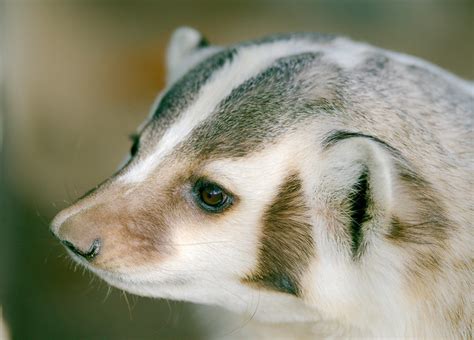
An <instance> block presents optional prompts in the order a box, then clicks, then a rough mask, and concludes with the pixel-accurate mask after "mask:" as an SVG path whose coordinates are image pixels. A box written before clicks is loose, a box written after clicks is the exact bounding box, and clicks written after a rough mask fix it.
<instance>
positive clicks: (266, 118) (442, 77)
mask: <svg viewBox="0 0 474 340" xmlns="http://www.w3.org/2000/svg"><path fill="white" fill-rule="evenodd" d="M166 63H167V76H166V77H167V84H166V88H165V89H164V90H163V91H162V92H161V94H159V96H158V98H157V100H156V102H155V104H154V105H153V107H152V109H151V114H150V116H149V118H148V119H147V120H146V121H145V122H144V123H143V124H142V125H141V126H140V127H139V128H138V130H137V134H136V136H135V137H134V138H133V146H132V148H131V151H130V155H129V157H128V159H127V161H126V162H125V164H124V165H123V166H121V167H120V168H119V170H118V171H117V172H116V173H115V174H113V176H111V177H110V178H108V179H107V180H105V181H104V182H103V183H101V184H100V185H98V186H96V187H95V188H94V189H93V190H91V191H90V192H88V193H87V194H86V195H84V196H83V197H81V198H80V199H79V200H77V201H76V202H75V203H74V204H73V205H72V206H70V207H68V208H66V209H64V210H62V211H61V212H60V213H59V214H58V215H57V216H56V217H55V218H54V220H53V221H52V226H51V230H52V232H53V234H54V235H55V236H56V237H57V238H58V239H59V240H60V242H62V244H64V245H65V247H66V248H67V251H68V252H69V253H70V255H71V256H72V258H73V259H74V260H75V261H77V262H78V263H80V264H82V265H83V266H85V267H86V268H87V269H89V270H90V271H92V272H93V273H95V274H97V275H98V276H99V277H101V278H102V279H104V280H105V281H106V282H107V283H109V284H110V285H112V286H115V287H118V288H120V289H123V290H125V291H128V292H131V293H133V294H138V295H142V296H148V297H156V298H165V299H174V300H183V301H190V302H194V303H198V304H205V305H215V306H221V307H223V308H225V309H227V310H230V311H233V312H235V313H237V314H240V315H244V316H250V317H249V320H250V319H252V322H254V324H255V326H254V329H255V331H256V332H257V333H255V334H259V335H258V336H256V337H258V338H264V337H265V336H267V337H269V338H275V337H274V335H275V334H274V333H275V332H278V334H279V335H280V337H284V338H303V337H306V338H317V337H319V336H341V337H345V336H347V337H352V336H358V337H419V338H426V339H433V338H452V339H454V338H456V339H468V338H472V336H473V305H472V304H473V289H472V284H473V275H472V273H473V263H474V262H473V258H474V257H473V255H474V254H473V248H472V244H474V236H473V225H472V223H473V221H474V216H473V215H474V214H473V195H472V189H473V172H472V169H473V141H474V138H473V137H474V136H473V117H474V115H473V98H474V86H473V84H472V83H471V82H469V81H467V80H463V79H460V78H458V77H457V76H455V75H453V74H451V73H449V72H447V71H444V70H442V69H441V68H439V67H437V66H435V65H432V64H430V63H428V62H426V61H423V60H421V59H418V58H415V57H411V56H408V55H404V54H399V53H396V52H391V51H387V50H384V49H381V48H377V47H373V46H370V45H368V44H365V43H360V42H355V41H352V40H350V39H348V38H345V37H340V36H337V35H327V34H310V33H296V34H279V35H273V36H270V37H265V38H261V39H258V40H253V41H246V42H243V43H238V44H235V45H232V46H229V47H220V46H215V45H211V44H209V43H208V42H207V40H206V39H205V38H204V37H203V35H202V34H201V33H199V32H198V31H196V30H195V29H192V28H188V27H183V28H179V29H177V30H176V31H175V32H174V33H173V35H172V38H171V41H170V44H169V47H168V50H167V61H166ZM303 326H304V327H306V328H305V329H304V331H303V330H302V329H303ZM259 327H260V328H259ZM258 329H260V333H258V332H259V331H258ZM262 329H263V331H262ZM285 332H286V333H285ZM303 333H304V336H303ZM246 336H248V335H246ZM248 337H250V336H248Z"/></svg>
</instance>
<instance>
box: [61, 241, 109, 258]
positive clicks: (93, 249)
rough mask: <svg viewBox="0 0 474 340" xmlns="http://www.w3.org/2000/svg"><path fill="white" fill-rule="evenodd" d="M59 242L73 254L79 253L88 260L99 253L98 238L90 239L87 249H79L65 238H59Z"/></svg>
mask: <svg viewBox="0 0 474 340" xmlns="http://www.w3.org/2000/svg"><path fill="white" fill-rule="evenodd" d="M61 243H62V244H64V245H65V246H66V247H67V248H68V249H69V250H71V251H72V252H73V253H74V254H76V255H79V256H81V257H83V258H85V259H86V260H88V261H90V260H92V259H93V258H94V257H96V256H97V255H99V252H100V239H98V238H96V239H95V240H94V241H92V244H91V245H90V247H89V249H87V250H83V249H80V248H78V247H76V246H75V245H74V244H73V243H71V242H69V241H66V240H61Z"/></svg>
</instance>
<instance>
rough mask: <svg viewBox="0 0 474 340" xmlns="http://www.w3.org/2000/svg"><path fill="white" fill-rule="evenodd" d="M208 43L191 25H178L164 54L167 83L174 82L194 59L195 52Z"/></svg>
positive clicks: (205, 46) (192, 63)
mask: <svg viewBox="0 0 474 340" xmlns="http://www.w3.org/2000/svg"><path fill="white" fill-rule="evenodd" d="M208 46H209V43H208V41H207V39H206V38H204V36H203V35H202V34H201V33H200V32H199V31H197V30H195V29H194V28H191V27H180V28H178V29H176V30H175V31H174V32H173V34H172V35H171V39H170V43H169V45H168V50H167V54H166V67H167V83H168V84H170V83H172V82H174V81H175V80H176V79H177V78H179V77H180V76H181V75H183V74H184V73H185V72H186V71H187V70H188V69H189V68H190V66H191V65H194V64H195V63H196V61H195V60H194V59H195V58H192V56H195V55H196V54H198V53H197V52H198V51H200V50H203V49H206V48H207V47H208Z"/></svg>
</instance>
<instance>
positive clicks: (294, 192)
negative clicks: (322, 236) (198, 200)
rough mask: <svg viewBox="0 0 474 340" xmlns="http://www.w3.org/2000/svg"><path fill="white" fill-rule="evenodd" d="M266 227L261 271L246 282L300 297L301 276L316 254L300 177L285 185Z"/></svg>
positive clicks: (265, 220) (265, 221)
mask: <svg viewBox="0 0 474 340" xmlns="http://www.w3.org/2000/svg"><path fill="white" fill-rule="evenodd" d="M262 225H263V226H262V235H261V239H260V242H261V245H260V250H259V255H258V256H259V257H258V265H257V268H256V270H255V271H254V272H253V273H251V274H250V275H248V276H247V277H245V278H244V279H243V280H242V281H243V282H244V283H246V284H251V285H253V286H257V287H261V288H266V289H271V290H276V291H279V292H283V293H289V294H293V295H296V296H299V295H300V294H301V284H300V280H301V276H302V274H303V273H304V272H305V270H306V269H307V267H308V266H309V263H310V260H311V258H312V257H313V256H314V252H315V250H314V241H313V237H312V227H311V225H310V224H309V216H308V209H307V207H306V204H305V201H304V196H303V192H302V188H301V180H300V179H299V177H298V175H297V174H293V175H291V176H289V177H288V178H287V179H286V180H285V182H284V183H283V185H281V187H280V190H279V192H278V194H277V195H276V197H275V199H274V201H273V202H272V203H271V204H270V205H269V206H268V208H267V210H266V211H265V213H264V215H263V221H262Z"/></svg>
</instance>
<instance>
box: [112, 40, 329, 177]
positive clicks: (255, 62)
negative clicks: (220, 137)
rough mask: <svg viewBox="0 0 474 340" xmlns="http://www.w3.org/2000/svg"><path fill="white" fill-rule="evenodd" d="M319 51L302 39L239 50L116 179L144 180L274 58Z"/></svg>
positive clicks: (316, 47) (316, 45) (269, 64)
mask: <svg viewBox="0 0 474 340" xmlns="http://www.w3.org/2000/svg"><path fill="white" fill-rule="evenodd" d="M321 49H322V47H321V46H320V45H318V44H315V43H314V42H310V41H307V40H301V39H300V40H296V41H292V40H289V41H288V40H285V41H276V42H273V43H269V44H262V45H253V46H246V47H243V48H241V49H240V50H238V51H237V53H236V55H235V57H234V58H233V59H232V61H230V62H228V63H227V64H225V65H224V66H223V67H222V68H221V69H219V70H217V71H216V72H215V73H214V74H213V75H212V77H211V78H210V80H209V81H208V82H207V83H206V84H204V85H203V86H202V87H201V89H200V91H199V94H198V95H197V100H196V101H195V102H194V103H193V104H192V105H191V106H189V107H188V108H187V109H186V110H185V111H184V112H182V113H181V115H180V117H179V119H178V121H177V122H176V123H175V124H174V125H173V126H171V127H170V128H169V130H168V131H166V133H165V134H164V135H163V137H162V138H161V140H160V142H159V143H158V144H157V145H156V147H155V150H154V151H153V152H152V153H151V154H150V156H148V157H147V158H146V159H144V160H143V161H141V162H140V163H138V164H136V165H135V166H134V167H133V168H131V169H130V170H129V171H128V172H126V173H125V174H123V175H122V176H121V177H120V178H119V179H118V180H121V181H125V182H129V183H136V182H141V181H143V180H144V179H146V178H147V176H148V175H149V174H150V173H151V172H152V171H153V170H154V169H155V168H156V166H158V164H159V163H160V161H161V160H162V159H163V157H165V156H166V155H167V154H169V153H170V152H171V151H172V150H173V149H174V148H175V147H176V145H177V144H179V143H180V142H182V141H183V140H185V139H186V137H187V136H188V135H189V134H190V133H191V131H192V130H193V129H194V128H195V127H196V126H198V125H199V124H200V123H202V122H203V121H204V120H205V119H207V118H208V117H209V116H210V115H211V114H212V113H213V112H214V110H215V109H216V107H217V105H218V104H219V103H220V102H221V101H222V100H224V99H225V98H226V97H227V96H229V94H230V93H231V91H232V90H233V89H234V88H236V87H238V86H239V85H241V84H242V83H243V82H245V81H246V80H248V79H251V78H252V77H254V76H256V75H257V74H259V73H261V72H262V71H263V70H265V69H267V68H268V67H269V66H271V65H272V64H273V63H274V62H275V61H276V60H277V59H279V58H282V57H286V56H290V55H296V54H300V53H304V52H316V51H320V50H321Z"/></svg>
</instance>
